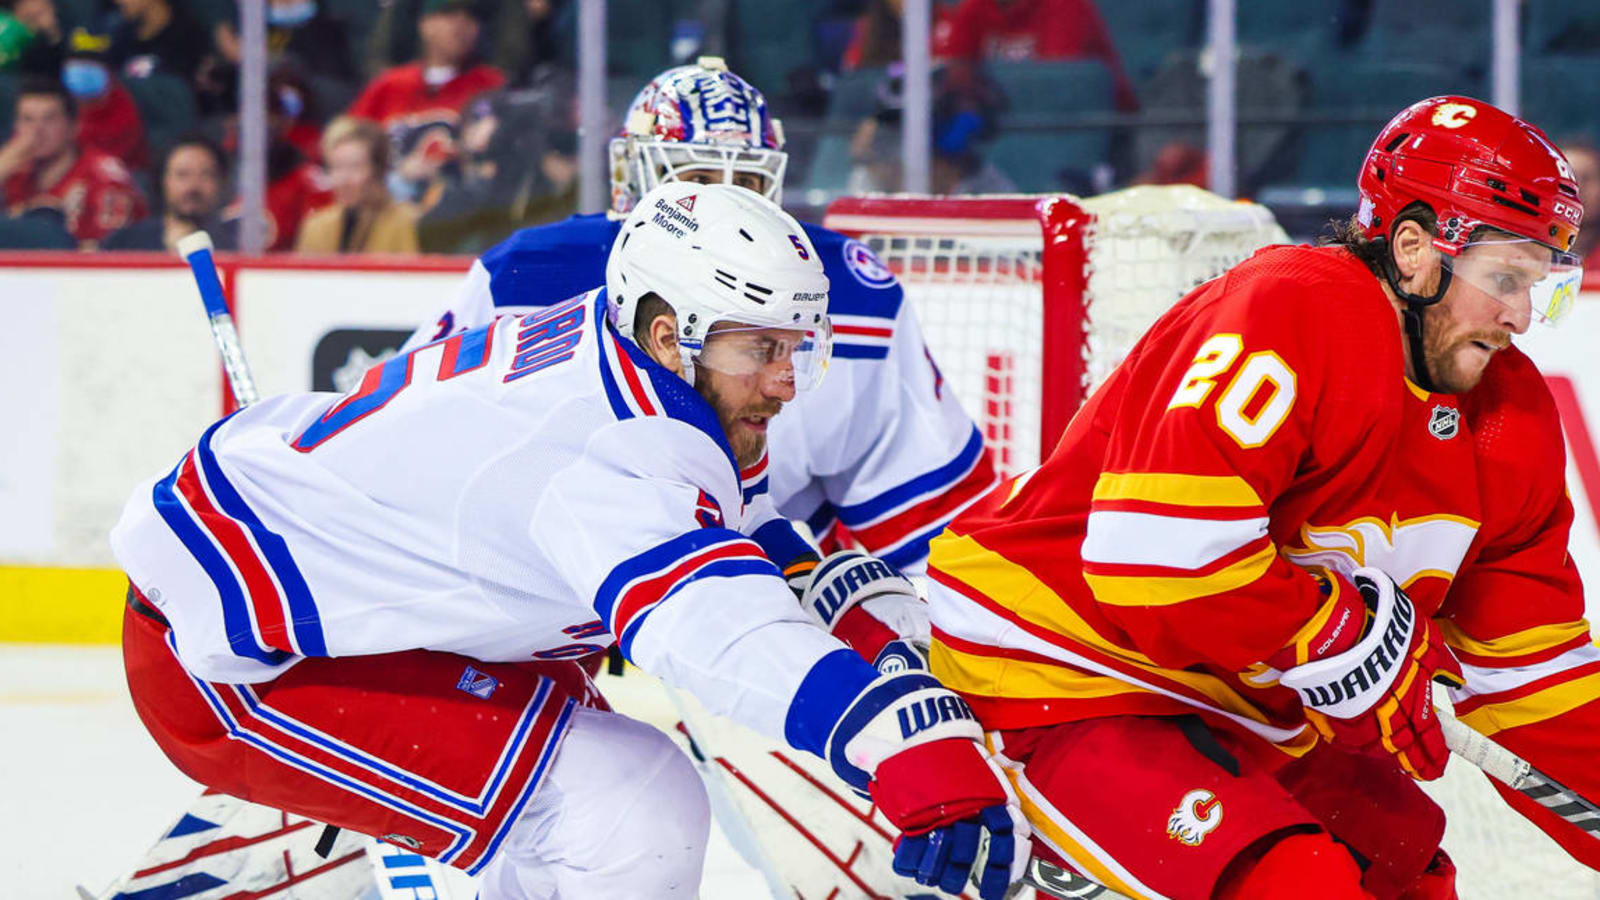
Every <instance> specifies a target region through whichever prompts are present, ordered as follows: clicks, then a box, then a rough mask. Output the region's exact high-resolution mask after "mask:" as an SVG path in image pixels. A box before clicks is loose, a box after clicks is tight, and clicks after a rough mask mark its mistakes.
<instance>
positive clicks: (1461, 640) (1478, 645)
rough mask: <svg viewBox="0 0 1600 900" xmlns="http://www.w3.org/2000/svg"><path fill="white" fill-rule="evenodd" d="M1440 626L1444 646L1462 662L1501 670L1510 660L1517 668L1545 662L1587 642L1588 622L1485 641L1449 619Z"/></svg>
mask: <svg viewBox="0 0 1600 900" xmlns="http://www.w3.org/2000/svg"><path fill="white" fill-rule="evenodd" d="M1439 627H1440V630H1441V631H1442V632H1443V633H1444V639H1445V643H1447V644H1449V645H1450V647H1451V649H1453V650H1455V652H1456V656H1457V657H1459V658H1460V659H1461V661H1462V662H1470V663H1477V664H1482V665H1486V666H1499V667H1504V666H1506V665H1508V664H1510V661H1511V660H1512V659H1515V660H1516V664H1517V665H1526V664H1528V663H1535V662H1543V661H1544V659H1549V658H1551V657H1554V656H1559V655H1560V654H1561V653H1564V652H1566V651H1567V650H1571V649H1574V648H1575V647H1580V646H1583V645H1585V644H1588V643H1589V623H1588V622H1585V621H1584V620H1582V619H1579V620H1578V621H1576V622H1561V623H1559V624H1552V625H1540V626H1537V627H1535V628H1528V629H1525V630H1523V631H1518V632H1515V633H1513V634H1507V635H1502V636H1500V637H1497V638H1491V639H1489V640H1486V641H1480V640H1477V639H1475V638H1473V637H1471V636H1469V635H1468V634H1467V633H1466V632H1464V631H1462V630H1461V627H1460V626H1459V625H1457V624H1456V623H1454V622H1452V621H1450V620H1448V619H1446V620H1444V621H1441V622H1440V623H1439ZM1539 657H1543V659H1541V658H1539Z"/></svg>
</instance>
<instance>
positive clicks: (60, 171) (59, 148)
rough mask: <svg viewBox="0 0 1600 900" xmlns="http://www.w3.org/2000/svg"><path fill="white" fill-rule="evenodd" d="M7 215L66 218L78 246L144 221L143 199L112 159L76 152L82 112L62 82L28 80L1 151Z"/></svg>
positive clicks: (87, 150) (90, 151)
mask: <svg viewBox="0 0 1600 900" xmlns="http://www.w3.org/2000/svg"><path fill="white" fill-rule="evenodd" d="M0 184H3V185H4V188H5V205H6V211H7V212H8V213H9V214H11V215H18V214H20V213H22V212H25V211H27V210H29V209H35V208H37V207H41V206H42V207H51V208H54V209H59V210H61V213H62V215H63V217H64V218H65V220H66V223H65V224H66V228H67V231H69V232H71V234H72V236H73V237H74V238H76V239H77V240H78V242H79V244H80V245H84V246H88V247H92V246H94V244H95V243H96V242H98V241H99V240H100V239H101V238H102V237H105V236H106V235H107V234H109V233H110V232H112V231H115V230H117V229H118V228H121V227H122V226H124V225H126V224H128V223H129V222H131V221H133V220H134V219H138V218H142V217H143V216H144V214H145V202H144V196H143V195H141V194H140V193H139V189H138V187H136V186H135V185H134V183H133V179H132V178H131V177H130V176H129V174H128V170H127V168H126V167H124V166H123V164H122V163H121V161H119V160H118V159H117V158H116V157H114V156H111V155H110V154H107V153H104V152H102V151H100V150H96V149H94V148H92V147H80V146H79V144H78V122H77V104H76V103H75V102H74V101H73V99H72V95H71V94H69V93H68V92H67V89H66V88H65V87H63V86H62V85H61V83H60V82H58V81H54V80H52V79H30V80H28V81H27V82H25V83H24V84H23V86H22V89H21V91H19V92H18V95H17V111H16V119H15V121H14V123H13V128H12V134H11V139H10V140H9V141H7V142H6V144H5V145H4V146H3V147H0Z"/></svg>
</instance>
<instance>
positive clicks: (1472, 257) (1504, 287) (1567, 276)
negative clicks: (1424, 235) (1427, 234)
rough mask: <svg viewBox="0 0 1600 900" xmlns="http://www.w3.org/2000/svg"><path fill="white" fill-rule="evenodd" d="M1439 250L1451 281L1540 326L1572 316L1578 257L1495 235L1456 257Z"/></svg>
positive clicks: (1580, 276) (1579, 268)
mask: <svg viewBox="0 0 1600 900" xmlns="http://www.w3.org/2000/svg"><path fill="white" fill-rule="evenodd" d="M1439 249H1441V250H1443V251H1445V252H1444V253H1443V256H1442V259H1443V261H1444V265H1445V267H1446V268H1448V269H1449V270H1450V272H1451V276H1452V277H1453V278H1455V279H1457V280H1459V281H1462V282H1465V283H1466V284H1468V285H1471V286H1472V287H1473V288H1474V289H1476V290H1478V291H1481V292H1482V293H1484V294H1487V295H1488V296H1490V297H1492V298H1494V299H1495V300H1497V301H1499V302H1500V303H1501V304H1503V305H1504V306H1506V307H1507V308H1508V309H1510V310H1511V311H1512V312H1513V313H1514V314H1517V315H1528V316H1530V318H1531V319H1532V321H1534V322H1539V323H1541V324H1544V325H1550V326H1554V325H1557V324H1559V323H1560V321H1561V319H1562V318H1563V317H1564V316H1566V314H1567V313H1568V312H1571V311H1572V305H1573V303H1574V302H1575V301H1576V300H1577V297H1578V289H1579V288H1580V287H1581V286H1582V284H1583V267H1582V265H1581V264H1580V260H1579V259H1578V257H1577V256H1575V255H1573V254H1571V253H1563V252H1561V251H1559V250H1556V249H1554V248H1552V247H1550V246H1549V245H1548V244H1542V243H1540V242H1538V241H1534V240H1529V239H1527V238H1520V237H1514V236H1511V235H1503V236H1502V235H1495V236H1491V237H1487V238H1485V239H1483V240H1478V241H1472V242H1470V243H1467V244H1463V245H1461V248H1460V250H1459V251H1458V252H1455V253H1452V252H1451V250H1452V249H1453V248H1450V247H1449V246H1448V245H1442V246H1439Z"/></svg>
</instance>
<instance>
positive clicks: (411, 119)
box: [349, 0, 506, 200]
mask: <svg viewBox="0 0 1600 900" xmlns="http://www.w3.org/2000/svg"><path fill="white" fill-rule="evenodd" d="M479 29H480V25H479V22H478V19H477V16H476V13H475V12H474V10H473V7H472V3H471V2H470V0H425V2H424V3H423V5H422V19H421V21H419V22H418V24H417V33H418V36H419V37H420V38H421V44H422V50H421V53H420V58H419V59H418V60H417V61H416V62H411V63H407V64H405V65H403V66H396V67H394V68H392V69H389V70H388V71H386V72H383V73H382V74H380V75H379V76H378V77H376V78H374V79H372V81H370V82H368V84H367V86H366V88H364V89H363V90H362V91H361V96H359V97H357V98H356V102H355V103H353V104H351V105H350V110H349V113H350V115H352V116H359V117H361V118H364V119H372V120H373V121H375V122H377V123H378V124H380V125H382V126H383V127H384V129H385V130H386V131H388V133H389V139H390V141H391V142H392V143H393V146H394V155H393V158H394V159H396V160H398V162H397V163H396V165H395V172H394V173H393V174H392V175H391V179H390V181H391V184H390V187H391V189H393V190H395V192H396V194H397V196H399V197H400V198H401V199H407V200H409V199H415V198H416V195H417V194H418V193H419V192H420V190H421V189H422V187H423V186H425V184H426V183H427V182H428V181H431V180H432V179H433V176H434V175H436V174H437V173H438V171H439V168H440V167H441V166H443V165H444V164H445V163H446V162H448V161H450V160H451V159H453V158H454V157H455V154H456V141H455V136H456V127H457V124H458V123H459V122H460V120H461V111H462V110H463V109H465V108H466V105H467V102H468V101H470V100H471V99H472V98H474V97H476V96H477V95H479V94H481V93H483V92H485V91H491V90H494V89H496V88H499V87H500V86H501V85H504V84H505V82H506V78H505V75H504V74H502V73H501V72H500V70H499V69H496V68H495V67H493V66H490V65H486V64H484V63H481V62H478V61H477V60H476V59H474V58H473V47H474V46H475V45H476V44H477V41H478V31H479ZM396 176H398V177H396ZM397 181H399V182H404V183H395V182H397Z"/></svg>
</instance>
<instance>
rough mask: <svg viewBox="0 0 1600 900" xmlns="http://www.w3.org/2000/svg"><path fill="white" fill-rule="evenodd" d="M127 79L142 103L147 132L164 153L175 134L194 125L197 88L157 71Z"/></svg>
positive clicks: (138, 103)
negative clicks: (193, 88) (192, 88)
mask: <svg viewBox="0 0 1600 900" xmlns="http://www.w3.org/2000/svg"><path fill="white" fill-rule="evenodd" d="M123 83H124V84H125V85H127V87H128V93H130V94H132V95H133V102H134V105H136V106H138V107H139V116H140V118H142V119H143V120H144V128H145V134H146V135H147V136H148V138H149V141H150V147H151V149H152V150H154V151H155V152H157V153H160V152H161V150H162V149H164V148H165V147H166V146H167V144H168V143H169V142H171V141H172V139H173V138H175V137H177V136H178V135H180V134H182V133H183V132H185V131H188V130H189V129H191V128H193V127H194V125H195V120H196V118H197V113H196V110H195V99H194V91H193V90H191V89H190V88H189V83H188V82H187V81H184V80H183V79H182V78H179V77H178V76H176V75H167V74H165V73H161V72H157V73H155V74H153V75H150V76H147V77H145V78H130V79H128V80H127V81H125V82H123Z"/></svg>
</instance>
